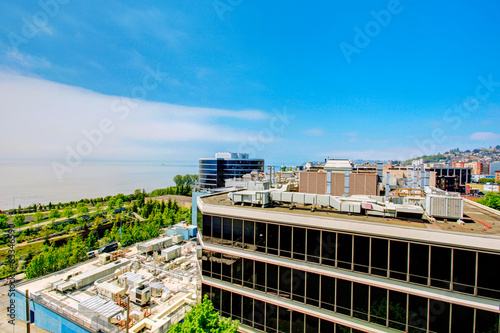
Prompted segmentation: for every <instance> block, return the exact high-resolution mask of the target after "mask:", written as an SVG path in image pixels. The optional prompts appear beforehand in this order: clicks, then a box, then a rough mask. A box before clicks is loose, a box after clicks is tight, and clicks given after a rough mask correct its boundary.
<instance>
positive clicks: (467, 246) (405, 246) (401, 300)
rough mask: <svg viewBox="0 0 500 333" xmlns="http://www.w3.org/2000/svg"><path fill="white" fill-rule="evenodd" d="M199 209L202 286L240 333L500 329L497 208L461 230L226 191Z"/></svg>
mask: <svg viewBox="0 0 500 333" xmlns="http://www.w3.org/2000/svg"><path fill="white" fill-rule="evenodd" d="M400 199H401V200H403V199H405V198H403V197H402V198H400ZM408 200H409V197H408ZM197 205H198V209H199V212H200V215H201V221H202V222H201V223H202V226H199V227H200V230H201V231H200V232H201V236H200V237H201V239H200V241H201V244H202V248H203V252H202V259H201V265H200V266H201V271H202V283H203V284H202V293H203V294H204V295H208V296H209V297H210V298H211V300H212V302H213V303H214V307H215V309H216V310H217V311H220V313H221V315H222V316H225V317H231V318H233V319H238V320H239V321H240V323H241V325H240V330H241V331H242V332H254V331H265V332H276V331H278V330H279V331H284V332H351V331H352V332H474V331H475V332H498V325H499V317H500V309H499V303H500V284H499V283H498V274H497V273H493V271H492V267H495V269H496V267H500V236H499V234H500V216H498V215H491V216H492V217H491V218H492V219H494V221H495V222H494V223H488V224H487V225H488V228H490V229H488V228H486V227H485V225H484V224H482V223H479V222H475V221H474V220H473V219H469V220H468V221H467V223H466V226H463V230H462V226H460V225H459V224H456V223H454V224H450V223H445V222H444V221H441V222H440V221H436V222H433V223H432V224H431V223H428V222H426V221H411V220H409V221H401V220H400V221H398V220H395V219H387V218H383V217H376V216H363V215H356V214H352V215H347V214H345V213H344V214H343V213H340V212H335V211H334V210H332V209H329V208H323V209H318V210H316V211H314V212H311V211H310V209H301V208H300V207H297V208H294V209H293V210H290V209H288V208H287V207H281V206H269V207H267V208H262V207H261V206H258V207H251V206H248V205H244V206H241V205H233V202H232V201H231V200H229V199H228V197H227V195H226V194H219V195H207V196H202V197H198V199H197ZM467 207H468V208H467V210H468V211H471V209H472V208H470V207H469V206H467ZM478 207H479V208H474V209H477V210H479V209H481V208H480V207H481V205H479V206H478ZM485 212H486V211H485ZM485 212H484V213H483V212H479V211H478V213H477V214H476V215H471V216H474V218H475V219H480V218H481V217H480V216H484V215H483V214H485ZM468 214H471V213H470V212H469V213H468ZM488 216H490V215H488ZM483 219H484V218H483ZM483 223H484V222H483ZM452 226H453V227H452Z"/></svg>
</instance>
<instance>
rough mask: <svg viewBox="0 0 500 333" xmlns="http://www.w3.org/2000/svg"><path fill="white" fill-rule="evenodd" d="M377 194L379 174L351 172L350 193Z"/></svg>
mask: <svg viewBox="0 0 500 333" xmlns="http://www.w3.org/2000/svg"><path fill="white" fill-rule="evenodd" d="M360 194H361V195H377V174H375V173H351V175H350V176H349V195H360Z"/></svg>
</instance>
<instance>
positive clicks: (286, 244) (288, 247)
mask: <svg viewBox="0 0 500 333" xmlns="http://www.w3.org/2000/svg"><path fill="white" fill-rule="evenodd" d="M279 250H280V256H282V257H286V258H290V257H291V256H292V252H291V251H292V227H288V226H284V225H281V226H280V246H279Z"/></svg>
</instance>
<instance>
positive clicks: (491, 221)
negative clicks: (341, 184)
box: [200, 193, 500, 238]
mask: <svg viewBox="0 0 500 333" xmlns="http://www.w3.org/2000/svg"><path fill="white" fill-rule="evenodd" d="M200 199H201V200H202V201H203V202H204V203H205V204H208V205H219V206H228V207H238V208H243V209H249V210H260V211H262V210H264V211H271V212H280V213H284V214H299V215H307V216H317V217H330V218H332V219H343V220H349V221H359V222H365V223H366V222H369V223H380V224H384V225H393V226H403V227H413V228H427V229H431V230H443V231H452V232H459V233H470V234H479V235H489V236H497V237H499V238H500V215H495V214H493V213H490V212H488V211H486V210H483V209H480V208H477V207H475V206H473V205H472V204H470V203H469V202H468V201H467V200H464V218H463V221H464V222H465V225H462V226H461V225H458V224H457V223H456V222H444V221H443V220H437V221H436V222H435V223H430V222H429V221H427V220H418V219H396V218H392V217H377V216H366V215H358V214H352V215H348V214H347V213H343V212H339V211H336V210H334V209H330V208H323V209H318V210H316V211H314V212H312V211H311V209H310V206H309V207H307V206H304V207H300V206H298V207H296V208H294V209H293V210H290V209H289V208H288V207H287V206H268V207H266V208H262V207H251V206H250V205H248V204H246V205H244V206H240V205H238V206H234V205H233V202H232V201H231V200H229V199H228V198H227V193H222V194H216V195H211V196H205V197H201V198H200ZM481 222H482V223H481ZM488 227H489V228H490V229H489V228H488Z"/></svg>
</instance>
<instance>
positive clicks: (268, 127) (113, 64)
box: [0, 0, 500, 164]
mask: <svg viewBox="0 0 500 333" xmlns="http://www.w3.org/2000/svg"><path fill="white" fill-rule="evenodd" d="M41 3H45V2H43V1H42V2H41ZM46 3H47V4H49V5H48V6H41V5H40V3H39V2H38V1H23V2H18V1H3V2H2V3H0V115H1V117H2V119H3V120H2V125H3V126H2V127H3V129H2V132H1V133H0V139H1V141H2V145H1V147H0V154H2V156H3V158H4V159H21V160H23V159H37V160H48V161H59V162H61V163H62V164H65V163H66V164H68V152H70V151H73V152H76V154H79V157H80V158H81V159H82V160H141V161H142V160H144V161H164V162H171V163H176V162H193V163H196V161H197V159H198V158H199V157H210V156H212V155H213V153H215V152H216V151H241V150H243V151H247V152H250V153H251V155H252V156H255V157H263V158H265V159H266V160H267V161H268V162H270V163H273V164H281V163H282V162H285V163H300V162H304V161H307V160H323V159H324V158H326V157H339V158H340V157H343V158H344V157H347V158H352V159H358V158H364V159H406V158H409V157H412V156H414V155H422V154H430V153H436V152H438V151H440V152H444V151H446V150H448V149H449V148H454V147H461V148H475V147H482V146H490V145H497V144H499V143H500V132H499V131H498V125H497V124H498V120H499V114H500V113H499V112H498V110H499V106H500V98H499V97H500V62H499V61H498V59H500V44H499V43H498V41H499V40H500V21H499V20H498V19H497V13H498V12H499V10H500V4H499V3H497V2H486V1H479V2H465V1H459V2H457V1H455V2H451V1H450V2H443V3H441V2H440V3H435V2H431V1H416V0H413V1H410V0H401V1H399V2H398V1H393V0H390V1H355V2H348V1H336V2H327V1H316V2H314V3H307V4H306V3H305V2H302V1H300V2H299V1H273V2H272V3H270V2H268V1H257V0H254V1H248V0H241V1H240V0H231V1H229V0H220V1H219V0H217V1H212V0H209V1H189V0H184V1H141V2H137V1H120V2H118V1H105V2H98V1H85V2H78V1H70V0H64V1H63V0H59V2H58V1H57V0H50V1H47V2H46ZM30 27H32V28H35V30H34V31H33V30H30ZM360 31H361V33H360ZM155 72H156V74H155V75H151V73H155ZM144 82H146V83H144ZM497 82H498V83H497ZM145 87H147V88H148V89H145ZM144 92H146V93H145V94H144ZM120 96H122V97H123V96H125V97H137V98H139V99H140V101H131V100H124V99H120ZM464 105H465V106H464ZM103 120H104V123H105V124H108V127H107V133H102V137H101V136H100V135H97V134H95V133H96V132H95V131H94V130H95V129H99V128H100V125H101V124H102V121H103ZM107 120H109V121H111V123H106V121H107ZM104 128H106V126H104ZM111 128H112V129H111ZM85 133H94V134H95V136H94V137H93V138H94V142H92V141H91V140H90V139H88V137H87V136H86V135H85ZM85 140H87V143H85V142H83V141H85ZM89 142H90V143H89ZM75 159H78V156H77V157H75ZM69 160H70V162H71V158H69Z"/></svg>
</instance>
